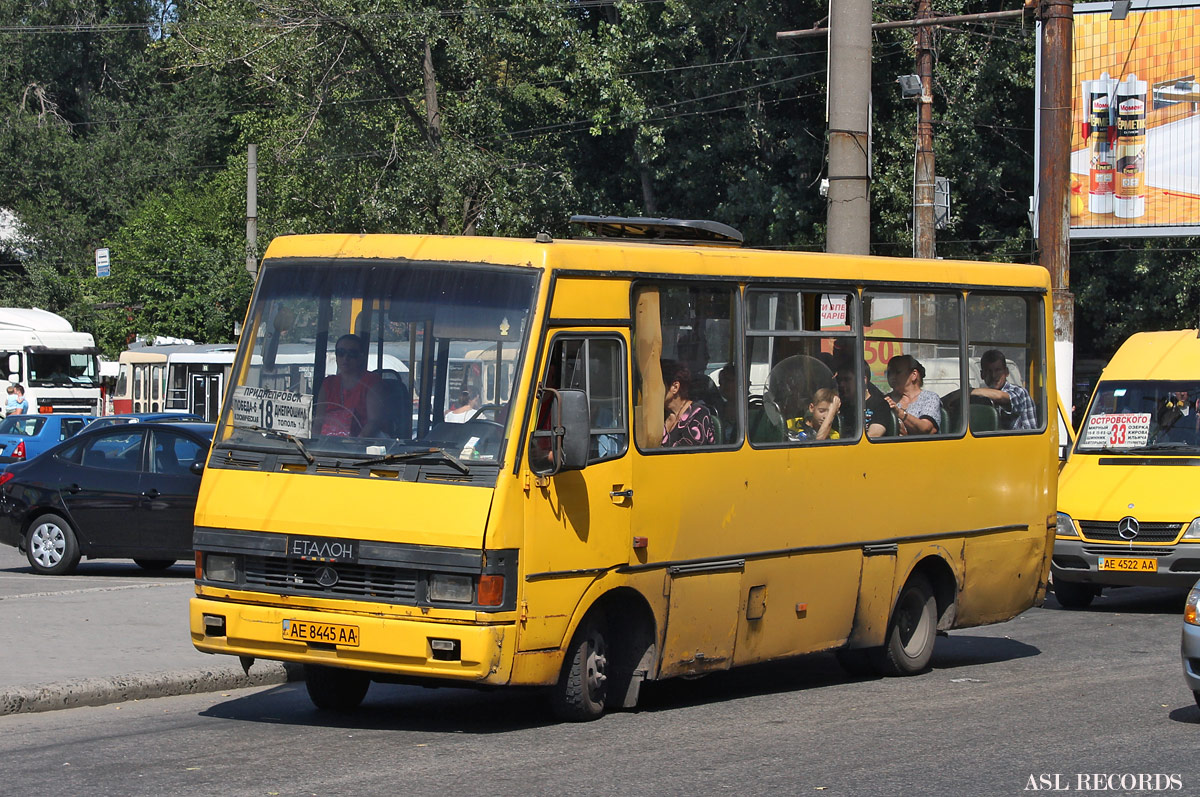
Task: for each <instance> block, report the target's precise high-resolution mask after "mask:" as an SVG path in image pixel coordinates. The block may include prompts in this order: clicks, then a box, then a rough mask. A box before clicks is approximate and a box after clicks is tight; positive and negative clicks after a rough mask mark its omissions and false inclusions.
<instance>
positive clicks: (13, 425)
mask: <svg viewBox="0 0 1200 797" xmlns="http://www.w3.org/2000/svg"><path fill="white" fill-rule="evenodd" d="M45 424H46V419H45V418H43V417H41V416H40V415H11V416H9V417H7V418H5V419H4V420H3V421H0V434H12V435H18V436H20V437H33V436H34V435H36V434H37V433H38V432H39V431H41V428H42V427H43V426H45Z"/></svg>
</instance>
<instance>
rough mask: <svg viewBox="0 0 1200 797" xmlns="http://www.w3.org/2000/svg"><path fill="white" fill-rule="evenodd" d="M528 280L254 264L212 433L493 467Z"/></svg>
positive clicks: (528, 300)
mask: <svg viewBox="0 0 1200 797" xmlns="http://www.w3.org/2000/svg"><path fill="white" fill-rule="evenodd" d="M536 280H537V274H536V273H534V272H532V271H530V270H528V269H516V268H497V267H480V266H459V265H453V264H441V263H439V264H428V263H425V264H422V263H412V262H380V261H369V262H368V261H344V260H339V261H336V262H330V261H316V262H313V261H299V262H297V261H287V262H285V263H283V264H280V265H268V266H267V267H266V268H265V269H264V270H263V274H262V277H261V280H260V284H259V289H258V294H257V297H256V300H255V304H254V306H253V308H252V310H251V313H250V316H249V318H250V325H248V326H247V331H246V333H244V334H243V346H242V349H241V351H240V352H239V355H238V358H239V359H238V363H237V364H236V365H235V367H234V373H233V375H232V377H231V378H232V379H233V380H234V387H233V389H232V393H231V394H230V401H228V402H226V407H225V410H224V420H223V426H222V432H221V434H220V439H221V440H222V442H223V444H227V445H230V446H235V447H252V448H260V449H261V447H263V446H267V447H268V449H269V450H275V449H278V450H279V451H280V452H281V455H292V456H299V457H302V458H303V459H310V457H314V456H321V455H327V456H335V457H337V458H338V460H339V461H342V460H351V461H353V460H357V462H359V463H365V462H370V463H371V464H372V466H374V465H375V464H376V463H378V464H379V465H381V466H386V465H387V464H388V463H401V467H402V463H404V462H407V461H410V460H411V459H415V458H417V456H418V455H421V454H422V453H424V454H430V455H435V454H436V455H438V456H440V457H441V458H442V459H446V457H445V455H449V457H452V458H453V459H452V460H450V461H452V462H453V461H455V460H470V461H472V462H480V463H484V464H499V461H500V457H501V454H502V452H501V446H502V443H503V441H504V440H505V439H507V437H508V435H507V434H506V429H507V425H508V422H509V412H508V408H509V402H510V400H511V399H512V396H513V380H514V379H515V375H516V372H517V368H518V366H517V365H516V363H517V358H519V356H520V354H521V352H522V351H524V344H525V337H526V334H527V332H528V320H529V317H530V313H531V310H532V307H533V298H534V290H535V288H536ZM308 464H309V465H312V464H313V463H312V461H311V460H310V461H309V463H308Z"/></svg>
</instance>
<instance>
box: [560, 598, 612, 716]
mask: <svg viewBox="0 0 1200 797" xmlns="http://www.w3.org/2000/svg"><path fill="white" fill-rule="evenodd" d="M606 631H607V627H606V625H605V623H604V621H603V618H601V617H599V616H592V617H589V618H587V619H586V620H584V621H583V624H582V625H580V626H579V629H578V630H577V631H576V632H575V636H574V637H572V638H571V646H570V647H569V648H568V649H567V657H566V660H565V661H564V662H563V669H562V674H561V675H560V676H559V678H558V683H557V684H555V686H554V690H553V692H552V694H551V705H552V707H553V709H554V714H555V715H556V716H557V717H558V718H559V719H562V720H567V721H569V722H586V721H588V720H594V719H596V718H598V717H599V716H600V715H601V714H603V713H604V703H605V700H606V698H607V696H608V640H607V638H606Z"/></svg>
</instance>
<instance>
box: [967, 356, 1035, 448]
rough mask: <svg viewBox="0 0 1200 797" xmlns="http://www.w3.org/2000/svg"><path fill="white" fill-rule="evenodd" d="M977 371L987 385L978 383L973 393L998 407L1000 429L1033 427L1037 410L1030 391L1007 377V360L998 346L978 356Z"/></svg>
mask: <svg viewBox="0 0 1200 797" xmlns="http://www.w3.org/2000/svg"><path fill="white" fill-rule="evenodd" d="M979 372H980V375H982V376H983V382H984V384H986V385H987V387H977V388H975V389H974V390H972V391H971V395H972V396H983V397H984V398H988V399H991V400H992V401H994V402H996V405H997V406H998V407H999V408H1000V428H1001V429H1036V428H1037V413H1036V412H1035V410H1034V406H1033V399H1031V398H1030V397H1029V391H1027V390H1026V389H1025V388H1023V387H1021V386H1020V385H1014V384H1012V383H1011V382H1009V381H1008V360H1007V359H1006V358H1005V357H1004V352H1002V351H1000V350H999V349H988V350H987V351H985V352H984V353H983V356H982V357H980V358H979Z"/></svg>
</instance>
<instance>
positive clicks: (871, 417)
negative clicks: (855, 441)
mask: <svg viewBox="0 0 1200 797" xmlns="http://www.w3.org/2000/svg"><path fill="white" fill-rule="evenodd" d="M862 368H863V377H862V388H863V394H864V395H865V396H866V398H865V400H864V401H863V427H864V428H865V429H866V430H867V437H882V436H883V435H884V434H885V433H886V432H887V426H886V425H885V424H884V419H885V418H886V417H887V416H888V414H889V413H890V412H891V408H889V407H888V403H887V402H886V401H884V400H883V393H882V392H881V391H880V390H879V388H877V387H875V385H873V384H872V383H871V369H870V367H869V366H868V365H867V361H866V360H863V361H862ZM835 379H836V380H837V388H838V395H839V397H840V398H841V401H840V404H839V407H838V417H839V421H840V422H839V426H841V428H842V431H843V432H846V434H847V436H850V431H849V430H851V429H857V428H858V424H857V423H855V419H854V417H853V415H852V413H853V412H854V411H855V406H856V405H857V404H858V389H857V387H856V385H857V382H858V380H857V379H856V378H855V374H854V363H853V362H845V361H843V365H842V368H840V369H839V370H838V372H837V374H836V376H835Z"/></svg>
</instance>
